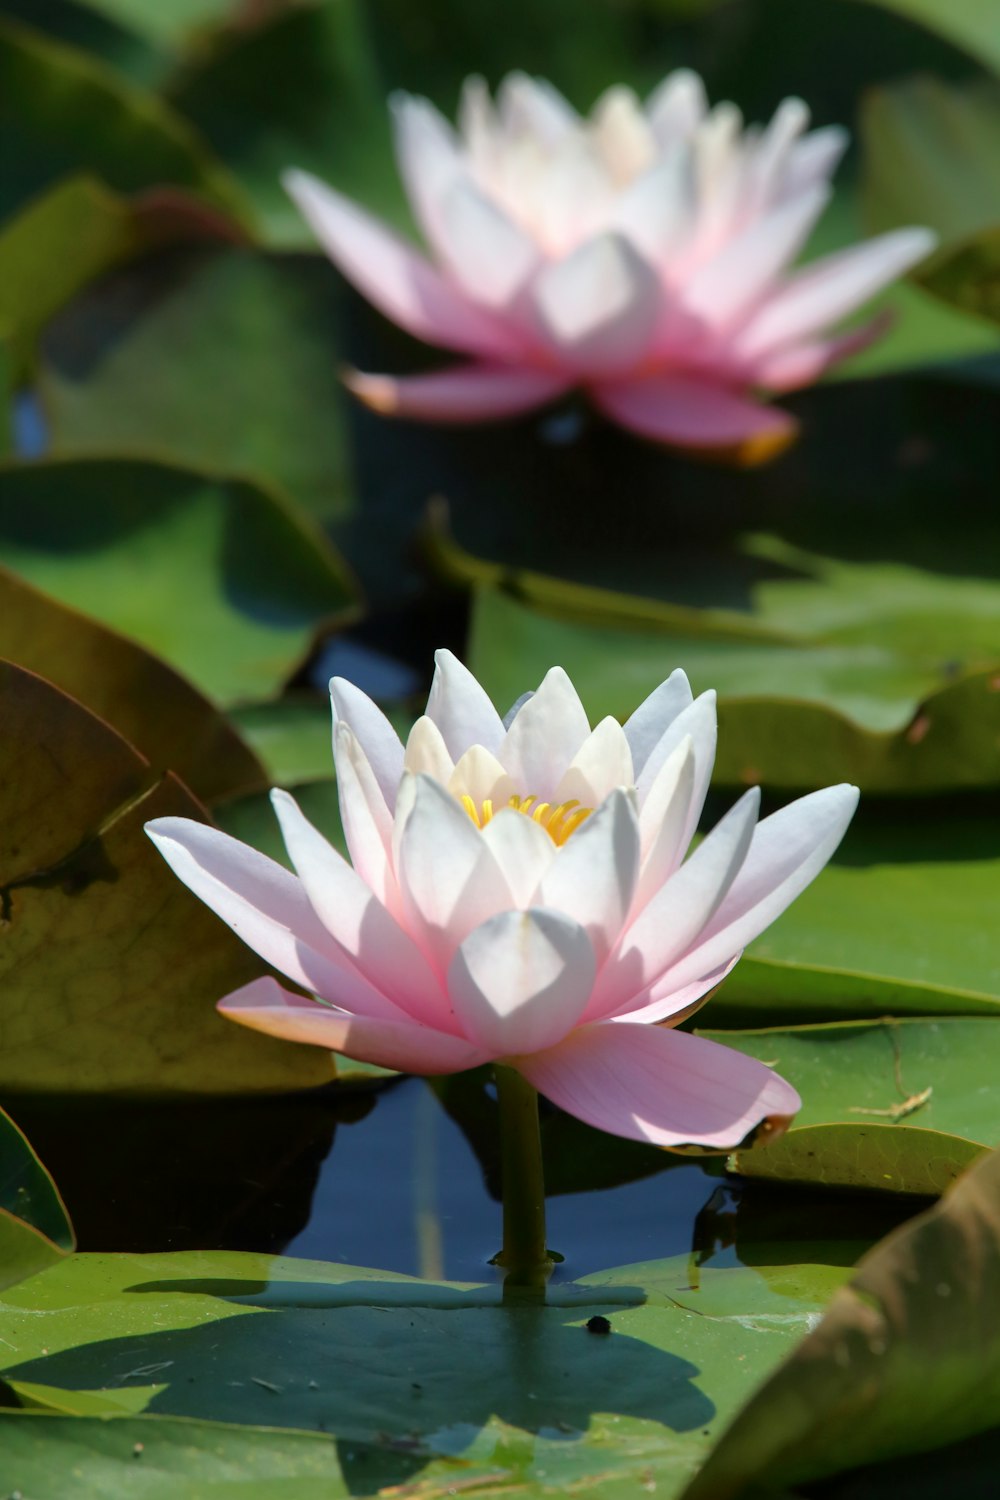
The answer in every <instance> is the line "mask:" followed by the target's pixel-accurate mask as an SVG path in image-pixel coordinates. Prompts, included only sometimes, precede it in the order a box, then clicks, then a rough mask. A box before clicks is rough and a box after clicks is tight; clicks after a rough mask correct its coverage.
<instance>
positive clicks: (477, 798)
mask: <svg viewBox="0 0 1000 1500" xmlns="http://www.w3.org/2000/svg"><path fill="white" fill-rule="evenodd" d="M448 790H449V792H450V793H451V795H452V796H453V797H454V798H455V799H456V800H457V801H459V802H460V801H461V800H462V798H463V797H471V798H472V801H473V802H474V804H475V806H476V808H477V809H480V810H481V809H482V805H483V803H484V802H485V801H487V800H489V801H490V802H492V804H493V807H494V809H499V808H501V807H507V806H508V805H509V803H510V799H511V798H512V797H514V796H516V795H518V793H519V791H520V788H519V787H518V785H517V782H516V781H515V780H514V779H513V777H511V776H508V775H507V772H506V771H505V770H504V768H503V766H502V765H501V764H500V762H499V761H498V760H497V758H496V756H495V755H491V754H490V752H489V751H488V750H485V749H484V748H483V746H482V745H473V746H472V747H471V748H470V749H468V750H466V752H465V754H464V755H463V756H462V757H461V759H460V760H459V762H458V764H457V765H456V767H455V770H454V772H453V774H452V777H451V780H450V781H449V782H448Z"/></svg>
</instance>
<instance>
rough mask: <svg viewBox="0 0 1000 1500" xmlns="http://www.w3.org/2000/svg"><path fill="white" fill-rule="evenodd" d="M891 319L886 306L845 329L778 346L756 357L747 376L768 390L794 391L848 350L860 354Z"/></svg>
mask: <svg viewBox="0 0 1000 1500" xmlns="http://www.w3.org/2000/svg"><path fill="white" fill-rule="evenodd" d="M892 320H893V319H892V313H891V312H890V311H889V310H888V309H886V310H885V311H884V312H881V313H879V314H878V316H877V317H874V318H869V320H868V322H867V323H863V324H862V325H861V327H860V328H852V329H851V330H850V331H849V332H848V333H841V334H838V335H837V336H836V337H834V338H830V339H815V340H814V341H813V342H812V343H808V344H792V345H791V346H789V347H788V348H786V349H778V350H776V351H775V353H773V354H766V355H765V356H764V357H763V359H760V360H758V361H757V363H756V366H755V367H754V368H753V369H752V370H751V371H749V372H748V373H749V376H750V379H751V380H752V381H753V383H754V385H759V386H762V387H763V388H764V389H765V390H769V391H795V390H798V389H799V388H800V387H801V386H804V385H812V383H813V382H814V381H816V380H819V378H820V376H822V375H825V374H826V372H827V370H829V369H830V368H831V367H832V366H833V365H836V364H839V363H840V361H841V360H842V359H850V357H851V355H852V354H860V352H861V351H862V349H867V348H868V346H869V345H870V344H873V343H874V342H875V341H876V339H880V338H881V337H882V335H883V334H884V333H885V332H886V330H887V329H888V328H889V327H890V326H891V324H892Z"/></svg>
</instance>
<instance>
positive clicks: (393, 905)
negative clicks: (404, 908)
mask: <svg viewBox="0 0 1000 1500" xmlns="http://www.w3.org/2000/svg"><path fill="white" fill-rule="evenodd" d="M333 763H334V766H335V768H336V771H337V796H338V799H339V801H340V821H341V823H342V824H343V826H344V838H345V839H346V840H347V848H348V851H349V852H350V856H351V864H352V865H353V866H354V868H355V870H357V872H358V874H359V875H360V876H361V879H362V880H363V881H364V882H365V884H366V885H368V886H371V888H372V890H373V891H374V892H375V894H376V896H377V897H378V899H379V900H380V901H381V902H382V904H383V905H384V906H387V907H388V908H389V910H390V911H393V912H395V911H396V909H397V905H398V903H397V899H396V889H395V876H394V875H393V871H392V866H391V864H390V862H389V848H390V845H391V840H392V817H393V815H392V813H391V812H390V811H389V809H388V807H387V806H386V802H385V798H384V797H383V795H382V789H381V788H380V786H379V784H378V782H377V781H376V779H375V773H374V771H373V770H372V768H371V766H370V764H369V762H368V757H367V756H366V755H365V752H364V751H363V750H362V748H361V746H360V744H359V743H358V741H357V740H356V739H355V737H354V733H353V731H352V730H351V729H350V728H349V726H348V725H347V723H346V722H345V721H343V720H341V721H340V722H339V723H338V724H337V725H336V727H335V729H334V731H333ZM397 797H398V792H397Z"/></svg>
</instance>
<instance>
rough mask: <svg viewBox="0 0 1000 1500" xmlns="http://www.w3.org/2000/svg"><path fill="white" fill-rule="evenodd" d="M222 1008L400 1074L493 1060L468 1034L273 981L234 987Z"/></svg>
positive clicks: (455, 1069)
mask: <svg viewBox="0 0 1000 1500" xmlns="http://www.w3.org/2000/svg"><path fill="white" fill-rule="evenodd" d="M218 1009H219V1010H220V1011H221V1012H222V1014H223V1015H224V1016H226V1017H227V1018H228V1019H229V1020H230V1021H238V1022H239V1023H240V1025H241V1026H249V1027H250V1029H251V1031H262V1032H264V1034H265V1035H266V1036H277V1037H282V1038H283V1039H284V1040H285V1041H289V1042H308V1043H311V1045H312V1046H314V1047H326V1048H327V1049H328V1050H329V1051H331V1052H342V1053H343V1054H344V1056H345V1057H353V1058H356V1059H357V1061H358V1062H366V1063H372V1064H373V1065H374V1066H375V1067H377V1068H394V1069H395V1070H396V1071H397V1072H400V1073H421V1074H425V1075H431V1074H435V1073H460V1072H462V1071H464V1069H466V1068H475V1067H478V1066H479V1064H480V1063H483V1062H486V1061H488V1054H487V1053H486V1052H484V1051H483V1050H482V1049H481V1048H477V1047H474V1046H472V1045H471V1044H470V1043H469V1042H467V1041H466V1040H465V1039H464V1038H463V1037H458V1036H449V1035H446V1034H445V1033H444V1032H441V1031H434V1030H432V1028H431V1027H429V1026H418V1025H417V1024H416V1022H415V1021H386V1020H381V1019H377V1018H372V1017H370V1016H349V1015H347V1014H345V1012H344V1011H341V1010H334V1009H333V1008H332V1007H330V1006H325V1005H320V1004H318V1003H317V1002H316V1001H315V1000H309V999H307V998H306V996H305V995H294V994H292V993H291V991H290V990H286V989H282V987H281V985H280V984H278V982H277V981H276V980H274V979H255V980H254V981H253V982H252V983H251V984H246V985H244V986H243V988H242V989H239V990H234V991H233V993H232V994H231V995H227V996H226V998H225V999H224V1000H220V1001H219V1005H218Z"/></svg>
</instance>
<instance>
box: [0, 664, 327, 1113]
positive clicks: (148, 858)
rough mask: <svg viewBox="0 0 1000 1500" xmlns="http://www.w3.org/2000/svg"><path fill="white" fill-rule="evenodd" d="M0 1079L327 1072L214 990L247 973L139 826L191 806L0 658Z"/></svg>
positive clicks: (155, 1089)
mask: <svg viewBox="0 0 1000 1500" xmlns="http://www.w3.org/2000/svg"><path fill="white" fill-rule="evenodd" d="M0 722H2V723H3V725H4V734H3V736H2V738H0V798H2V803H3V805H2V807H0V838H2V841H3V843H2V852H0V897H2V902H3V906H2V915H3V944H2V946H0V1014H2V1032H3V1048H2V1049H0V1085H2V1087H3V1088H4V1089H6V1090H10V1089H12V1088H16V1089H18V1090H49V1091H52V1090H58V1089H62V1090H66V1091H68V1092H72V1091H80V1092H87V1091H92V1090H106V1091H109V1092H115V1091H118V1092H151V1093H170V1092H177V1091H190V1092H195V1093H197V1092H202V1093H204V1092H216V1093H219V1092H222V1093H230V1092H240V1091H244V1092H246V1091H255V1090H270V1091H279V1090H282V1089H292V1088H295V1087H307V1086H309V1085H311V1084H317V1083H321V1082H324V1081H326V1080H327V1079H329V1078H330V1077H331V1076H332V1068H331V1064H330V1061H329V1058H328V1056H327V1055H326V1054H324V1053H323V1052H321V1051H320V1050H319V1049H318V1048H304V1047H303V1048H299V1047H287V1046H284V1045H282V1044H281V1043H275V1042H270V1041H267V1040H265V1039H264V1038H262V1037H259V1036H255V1035H251V1033H249V1032H244V1031H243V1030H242V1029H241V1028H237V1027H234V1026H231V1025H229V1024H228V1023H227V1022H226V1021H224V1020H223V1019H222V1017H221V1016H219V1015H218V1014H217V1013H216V1010H215V1002H216V1000H218V999H219V998H220V997H221V996H222V995H224V994H226V993H228V992H229V991H230V990H232V989H234V988H237V987H238V986H239V985H241V984H244V983H246V982H248V981H249V980H250V979H253V978H255V977H256V976H257V975H259V974H260V973H261V972H262V966H261V964H260V963H259V962H258V961H257V960H256V959H255V958H254V957H253V955H252V954H251V953H250V952H249V950H248V949H247V948H245V947H244V946H243V944H242V943H240V942H239V940H238V939H237V938H235V937H234V936H233V934H232V933H231V932H229V931H228V929H227V928H226V926H225V924H224V923H222V922H220V921H219V920H218V918H216V917H214V916H213V915H212V914H211V913H210V912H209V911H208V910H207V909H206V908H205V907H204V906H202V904H201V903H200V902H199V901H198V900H196V898H195V897H194V896H192V895H191V894H190V892H189V891H187V890H186V889H185V888H184V887H183V886H182V885H181V883H180V882H179V881H178V880H177V878H176V877H175V876H174V875H173V874H172V873H171V871H170V870H169V869H168V868H167V866H166V864H165V862H164V861H163V860H162V859H161V858H160V856H159V855H158V854H157V852H156V851H155V849H154V848H153V846H152V844H151V843H150V841H149V840H148V839H147V838H146V836H145V834H144V832H143V824H144V823H145V822H146V821H147V819H149V818H154V817H160V816H164V815H169V814H180V815H181V816H187V817H193V818H200V817H203V816H204V813H203V810H202V808H201V807H200V805H199V804H198V803H197V802H196V801H195V800H194V798H193V797H192V796H191V794H190V793H189V792H188V791H187V790H186V788H185V787H184V786H183V785H182V784H181V783H180V782H179V781H177V780H176V778H175V777H173V776H172V775H169V774H168V775H163V774H162V773H157V772H154V771H153V769H152V768H151V767H150V765H149V764H148V762H146V761H145V760H143V758H142V757H141V756H140V755H139V754H138V753H137V752H136V751H135V750H133V749H132V747H131V746H130V745H128V744H127V743H126V741H125V740H123V739H121V738H120V737H119V736H118V735H117V734H116V733H115V731H114V730H112V729H111V728H109V727H108V725H106V724H105V723H104V722H103V721H102V720H100V719H97V718H95V717H94V716H93V715H92V714H90V713H89V712H88V711H87V710H86V709H84V708H83V707H81V705H80V704H78V703H77V702H75V701H74V700H73V699H72V698H69V697H67V696H66V695H65V694H64V693H62V692H60V691H59V690H58V689H57V688H54V687H52V686H51V684H49V683H46V682H45V681H44V680H43V679H42V678H39V677H36V676H34V675H33V674H32V673H29V672H26V671H24V670H23V669H22V668H18V667H13V666H9V665H5V666H2V667H0Z"/></svg>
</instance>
